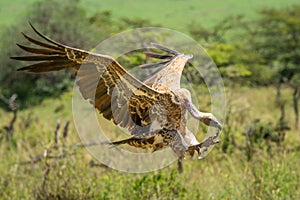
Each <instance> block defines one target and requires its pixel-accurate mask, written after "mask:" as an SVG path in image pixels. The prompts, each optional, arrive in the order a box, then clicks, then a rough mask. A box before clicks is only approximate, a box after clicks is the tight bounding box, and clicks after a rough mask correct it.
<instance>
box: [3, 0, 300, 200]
mask: <svg viewBox="0 0 300 200" xmlns="http://www.w3.org/2000/svg"><path fill="white" fill-rule="evenodd" d="M16 2H17V1H16ZM28 2H29V1H28ZM83 2H84V1H80V3H81V4H84V3H83ZM87 2H89V3H86V4H84V6H86V7H88V8H89V9H90V12H95V11H94V10H95V8H96V7H97V6H96V4H97V3H96V2H93V1H87ZM109 2H110V1H109ZM112 2H115V4H113V3H112V4H111V5H110V6H111V7H109V5H106V3H104V2H102V3H99V4H100V5H101V6H102V8H107V9H110V10H113V12H116V11H115V10H121V11H122V12H118V14H117V15H115V17H116V18H118V17H121V16H118V15H126V16H130V14H128V13H130V12H131V11H130V8H132V6H130V5H132V4H134V3H133V1H128V2H127V4H125V5H123V4H121V3H120V2H119V3H118V2H117V1H112ZM170 2H171V1H170ZM170 2H169V1H166V2H165V3H162V4H160V6H159V7H155V8H152V7H151V6H150V7H149V8H151V9H161V12H158V13H160V14H158V15H157V19H153V20H152V19H151V17H150V16H153V15H150V14H149V18H150V21H151V22H154V23H159V22H161V24H163V25H166V24H168V25H169V27H171V28H178V29H179V30H182V29H186V28H185V25H188V24H185V25H184V26H183V25H182V24H184V22H183V21H181V20H183V19H181V20H179V21H176V20H175V19H174V20H171V19H170V18H165V16H163V15H162V14H161V13H164V12H163V10H168V9H169V10H170V12H171V11H174V10H176V8H177V7H176V6H174V5H173V6H174V9H171V8H169V5H170ZM178 2H179V5H178V4H177V6H178V8H179V7H180V5H181V4H182V1H178ZM196 2H197V3H198V1H189V3H191V5H189V6H188V5H187V4H185V6H186V8H184V9H187V10H185V11H186V13H189V14H188V15H187V18H186V19H188V20H186V21H191V20H190V18H193V19H195V20H198V19H199V18H197V19H196V18H195V17H194V16H195V15H196V14H195V13H193V12H188V11H189V10H195V11H194V12H196V11H197V12H200V11H201V9H202V11H201V13H202V14H203V13H205V9H204V8H206V12H207V13H208V14H207V16H206V17H207V19H211V20H207V21H209V22H208V24H206V25H212V24H214V23H215V22H216V21H220V20H217V19H215V21H214V18H221V17H224V16H226V15H228V13H227V12H228V11H227V10H226V9H224V7H222V8H223V9H224V10H226V11H224V13H222V12H216V13H217V14H212V11H214V9H216V8H217V7H218V5H219V6H220V5H221V3H220V2H219V1H213V3H209V4H208V5H207V7H204V5H202V4H201V5H200V3H199V5H198V4H196ZM210 2H212V1H210ZM251 2H252V4H253V7H254V8H260V7H262V5H261V4H262V3H260V1H251ZM266 2H268V3H266V4H267V5H269V4H273V2H274V1H266ZM230 3H231V4H234V5H236V6H237V8H235V9H233V8H232V9H233V10H235V11H236V12H237V13H235V14H240V13H239V12H238V11H243V10H244V11H245V12H250V11H249V10H248V8H247V7H246V6H244V4H242V3H240V1H228V5H230ZM292 3H295V2H294V1H288V3H286V4H283V3H282V2H281V1H276V3H274V5H272V6H274V7H278V8H280V7H283V6H285V5H290V4H292ZM1 4H3V5H6V6H8V7H9V5H10V6H14V5H12V4H11V2H10V1H2V2H1ZM139 4H141V5H139ZM145 4H146V3H145ZM145 4H144V3H141V2H139V3H138V4H137V5H136V6H137V8H140V7H143V6H145ZM18 5H19V6H20V9H21V10H22V9H26V7H25V4H24V5H23V4H18ZM87 5H89V6H87ZM97 5H98V4H97ZM153 5H155V4H153ZM267 5H264V6H267ZM127 6H128V7H127ZM139 6H140V7H139ZM120 7H122V8H123V9H118V8H120ZM198 7H200V8H199V9H200V11H199V10H198V9H197V8H198ZM220 7H221V6H220ZM17 8H19V7H17ZM222 8H220V9H221V10H222ZM12 9H15V7H13V8H12ZM203 9H204V11H203ZM136 10H138V9H136ZM22 12H23V11H22ZM22 12H20V13H19V14H20V16H21V15H22ZM24 12H25V11H24ZM123 12H124V13H125V12H127V13H125V14H122V13H123ZM182 12H183V11H182ZM132 13H135V14H132V17H133V18H135V17H136V16H135V15H137V16H140V14H139V12H132ZM147 13H148V12H147ZM254 13H255V12H253V13H252V14H249V15H250V16H252V15H253V16H254V15H255V14H254ZM1 14H3V13H2V12H1ZM9 14H11V13H9ZM7 16H8V15H7ZM11 16H15V17H16V16H17V15H16V14H15V13H14V14H11ZM209 16H210V17H209ZM2 18H3V19H5V17H2V16H1V19H2ZM12 18H13V17H12ZM12 18H10V19H8V20H6V21H7V22H5V23H6V24H11V23H13V21H11V19H12ZM143 18H148V16H147V14H146V15H145V17H143ZM164 19H168V20H166V21H164ZM4 21H5V20H4ZM174 21H176V23H175V22H174ZM198 22H199V21H198ZM198 22H197V23H198ZM3 24H4V23H3ZM176 24H181V25H178V26H177V25H176ZM24 26H27V25H24ZM182 27H184V28H182ZM65 31H67V30H65ZM185 31H186V30H185ZM18 34H19V33H18ZM11 45H14V43H12V44H11ZM1 70H3V68H1ZM27 76H28V75H27ZM27 78H28V77H27ZM44 78H45V77H44ZM72 80H73V79H71V82H72ZM247 81H249V80H248V79H247ZM250 81H251V80H250ZM38 83H40V82H38ZM228 83H229V84H228ZM251 83H252V82H251ZM38 87H41V86H40V85H38ZM225 88H226V98H227V118H226V119H227V120H226V123H225V125H224V130H223V132H222V135H221V138H220V139H221V141H222V142H221V143H220V144H218V145H216V146H215V148H214V149H213V150H212V151H211V152H210V153H209V154H208V156H207V157H205V158H204V159H202V160H197V159H195V160H191V159H190V158H187V159H186V160H185V161H184V173H183V174H178V173H177V166H176V162H175V163H173V164H172V165H170V166H168V167H166V168H164V169H162V170H160V171H156V172H151V173H146V174H128V173H123V172H118V171H115V170H112V169H109V168H107V167H106V166H104V165H102V164H101V163H99V162H98V161H97V160H96V159H94V158H93V157H92V156H91V155H90V154H89V153H88V152H87V151H86V150H85V148H82V147H80V146H79V145H77V144H80V139H79V137H78V135H77V132H76V130H75V127H74V123H73V116H72V92H71V91H72V84H69V87H68V88H67V89H64V92H63V93H59V94H55V95H53V96H50V97H47V98H43V99H41V100H40V102H38V103H37V102H36V101H32V99H25V100H23V101H28V102H27V103H24V102H20V101H21V100H20V101H19V102H18V104H19V109H18V111H17V119H16V122H15V123H14V130H13V133H14V134H13V137H12V138H9V139H7V138H6V135H7V131H6V129H5V128H4V127H5V126H8V125H9V124H10V122H11V120H12V118H13V112H11V111H10V110H9V109H8V108H7V105H6V104H3V103H2V105H1V106H2V107H1V109H0V128H1V129H0V130H1V131H0V155H1V157H0V171H1V173H0V197H1V198H2V199H300V184H299V183H300V173H299V172H300V165H299V163H300V134H299V130H297V129H296V128H295V126H294V112H293V104H292V101H293V99H292V93H293V90H292V89H291V88H290V87H288V86H283V88H282V91H281V95H282V99H283V100H282V101H284V102H285V104H284V105H285V119H284V120H285V123H287V124H288V127H289V128H288V129H283V130H282V131H278V127H277V126H278V123H279V120H280V117H281V115H282V112H281V111H280V109H279V106H278V102H276V88H275V84H274V85H273V84H266V85H260V86H253V84H245V85H244V84H237V85H235V84H232V83H231V82H227V81H226V82H225ZM8 89H10V88H1V90H2V91H6V92H7V91H8ZM30 89H31V90H32V88H30ZM1 90H0V91H1ZM13 93H15V90H14V91H10V94H13ZM6 94H8V93H6ZM204 95H206V94H204ZM9 96H10V95H6V97H9ZM17 99H22V96H19V97H18V98H17ZM199 99H200V97H199ZM201 100H202V101H200V105H203V109H204V110H209V105H210V103H209V96H205V97H201ZM31 101H32V102H33V103H32V106H29V105H30V103H31ZM28 104H29V105H28ZM22 106H24V107H22ZM58 121H60V127H58V126H57V125H58ZM67 121H69V122H70V124H69V126H68V127H67V128H65V124H66V123H67ZM111 130H112V131H113V130H114V128H113V127H112V128H111ZM200 130H201V129H200ZM250 130H251V131H250ZM283 135H284V139H282V137H283ZM197 137H198V138H199V139H201V138H203V134H202V132H201V131H200V132H199V133H197Z"/></svg>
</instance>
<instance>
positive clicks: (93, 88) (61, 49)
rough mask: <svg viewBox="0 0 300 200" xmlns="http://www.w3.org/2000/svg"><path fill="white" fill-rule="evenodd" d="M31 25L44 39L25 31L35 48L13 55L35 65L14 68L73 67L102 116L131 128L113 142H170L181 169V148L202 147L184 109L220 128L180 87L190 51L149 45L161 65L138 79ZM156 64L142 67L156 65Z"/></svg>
mask: <svg viewBox="0 0 300 200" xmlns="http://www.w3.org/2000/svg"><path fill="white" fill-rule="evenodd" d="M32 28H33V30H34V31H35V32H36V33H37V34H38V35H39V36H40V37H41V38H42V39H44V40H45V42H41V41H37V40H35V39H32V38H30V37H28V36H27V35H25V34H24V33H23V35H24V37H25V38H26V39H27V40H28V41H30V42H31V43H33V44H35V45H37V46H38V48H33V47H26V46H23V45H20V44H18V46H19V47H20V48H21V49H23V50H25V51H27V52H29V53H32V54H34V55H33V56H22V57H12V59H16V60H23V61H38V63H36V64H32V65H29V66H26V67H23V68H20V69H18V70H19V71H27V72H32V73H40V72H48V71H56V70H62V69H67V68H70V69H73V70H74V72H75V73H76V83H77V85H78V86H79V90H80V92H81V94H82V96H83V97H84V98H85V99H87V100H89V102H90V103H91V104H92V105H93V106H95V108H96V109H97V110H98V111H99V112H100V113H101V114H102V115H103V117H104V118H106V119H107V120H112V121H113V122H114V123H115V124H116V125H119V126H120V127H123V128H127V129H128V130H129V131H130V133H131V135H132V138H129V139H125V140H122V141H117V142H112V144H114V145H120V144H129V145H131V146H135V147H139V148H147V149H151V150H152V151H156V150H159V149H162V148H165V147H167V146H171V148H172V149H173V150H174V152H175V153H176V155H177V156H178V163H179V171H181V170H182V166H181V160H182V159H183V157H184V154H185V152H186V151H190V153H193V152H194V151H195V150H196V151H198V152H199V149H200V148H201V147H202V146H203V144H199V142H198V141H197V140H196V138H195V136H194V135H193V133H191V132H190V131H189V130H188V129H187V126H186V123H187V113H188V112H189V113H190V114H191V115H192V116H193V117H195V118H197V119H199V120H200V121H202V122H203V123H205V124H206V125H209V126H214V127H216V128H218V129H219V130H221V125H220V123H219V122H218V121H217V119H216V118H215V117H214V116H213V115H212V114H210V113H202V112H200V111H198V110H197V108H196V107H195V106H194V105H193V104H192V102H191V96H190V93H189V91H188V90H186V89H182V88H180V78H181V73H182V70H183V68H184V66H185V64H186V63H187V61H188V60H189V59H190V58H191V57H192V56H191V55H183V54H181V53H178V52H176V51H174V50H171V49H168V48H166V47H163V46H161V45H158V44H153V46H154V47H155V48H157V49H160V50H161V51H164V52H165V53H166V54H157V53H151V52H146V53H145V54H146V55H147V56H149V57H153V58H157V59H162V60H163V61H162V62H161V63H158V64H160V65H162V66H163V68H162V69H159V70H157V71H156V72H155V73H154V74H153V75H152V76H151V77H150V78H148V79H147V80H145V81H144V82H141V81H139V80H138V79H136V78H135V77H133V76H132V75H131V74H129V73H128V72H127V71H126V70H125V69H124V68H123V67H122V66H121V65H120V64H119V63H118V62H117V61H116V60H115V59H113V58H112V57H110V56H107V55H102V54H96V53H92V52H88V51H84V50H80V49H76V48H72V47H68V46H66V45H63V44H60V43H58V42H55V41H53V40H51V39H49V38H47V37H46V36H44V35H42V34H41V33H39V32H38V31H37V30H36V29H35V28H34V27H33V26H32ZM46 42H47V43H46ZM158 64H147V65H143V66H141V67H142V68H147V67H148V68H155V67H157V66H158ZM201 145H202V146H201Z"/></svg>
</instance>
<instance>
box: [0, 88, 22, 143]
mask: <svg viewBox="0 0 300 200" xmlns="http://www.w3.org/2000/svg"><path fill="white" fill-rule="evenodd" d="M17 97H18V95H17V94H13V95H12V96H11V97H10V98H9V99H7V98H6V97H5V96H3V94H2V93H0V99H1V100H2V101H3V102H4V103H5V104H7V105H8V107H9V109H10V110H11V111H12V112H13V118H12V119H11V120H10V122H9V125H8V126H4V130H5V131H6V139H7V140H11V139H12V136H13V134H14V124H15V122H16V120H17V111H18V106H17V104H16V102H15V100H16V98H17Z"/></svg>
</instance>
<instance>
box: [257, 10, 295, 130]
mask: <svg viewBox="0 0 300 200" xmlns="http://www.w3.org/2000/svg"><path fill="white" fill-rule="evenodd" d="M259 14H260V18H259V19H257V20H256V21H254V23H255V24H256V26H255V27H256V29H255V31H253V37H252V38H253V40H252V42H253V43H252V45H253V47H254V49H255V50H256V51H257V52H258V53H259V54H260V55H261V56H262V58H263V59H264V63H265V64H267V65H269V66H270V67H272V68H275V70H276V71H277V73H278V75H277V76H276V78H277V91H278V95H279V94H280V88H281V85H282V84H286V85H288V86H290V87H291V88H292V89H293V91H294V92H293V104H294V112H295V126H296V127H298V124H299V108H298V104H299V96H300V94H299V93H300V92H299V90H300V68H299V67H300V66H299V65H300V5H298V6H293V7H289V8H286V9H283V10H277V9H264V10H261V11H260V13H259Z"/></svg>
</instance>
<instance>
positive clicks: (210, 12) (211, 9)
mask: <svg viewBox="0 0 300 200" xmlns="http://www.w3.org/2000/svg"><path fill="white" fill-rule="evenodd" d="M36 1H38V0H29V1H25V2H24V1H21V0H14V1H8V0H2V1H1V2H0V10H1V12H0V19H1V20H0V27H3V26H4V25H9V24H12V23H14V22H15V21H18V19H19V18H22V15H23V14H24V13H25V12H26V9H27V8H28V7H29V6H30V4H31V3H33V2H36ZM296 3H298V1H297V0H286V1H279V0H265V1H260V0H251V1H250V0H249V1H238V0H227V1H221V0H214V1H210V0H202V1H198V0H187V1H183V0H165V1H160V0H153V1H138V0H127V1H122V0H110V1H104V0H102V1H95V0H81V1H80V4H81V5H82V7H83V8H85V9H86V10H87V12H88V15H93V14H94V13H95V12H97V11H107V10H109V11H112V14H113V17H114V18H115V19H120V18H124V17H128V18H133V19H134V18H142V19H147V20H149V21H150V22H152V23H153V24H160V25H162V26H163V27H166V28H171V29H175V30H179V31H183V32H185V33H187V32H188V31H187V26H188V25H189V24H191V23H192V22H196V24H202V25H204V26H211V25H213V24H215V23H217V22H219V21H220V20H221V19H222V18H224V17H226V16H229V15H239V14H243V15H245V16H246V17H248V18H253V17H255V16H256V11H257V10H259V9H262V8H264V7H271V8H281V7H286V6H291V5H293V4H296Z"/></svg>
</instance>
